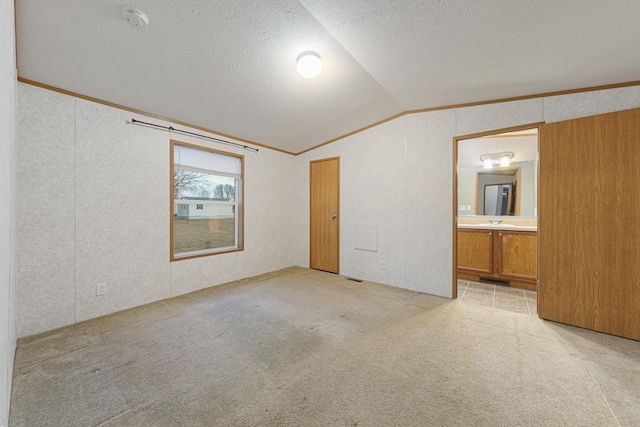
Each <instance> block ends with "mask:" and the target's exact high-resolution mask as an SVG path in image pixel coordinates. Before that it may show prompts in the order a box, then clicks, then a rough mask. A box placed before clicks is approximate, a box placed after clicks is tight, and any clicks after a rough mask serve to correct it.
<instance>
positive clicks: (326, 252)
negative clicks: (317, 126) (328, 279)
mask: <svg viewBox="0 0 640 427" xmlns="http://www.w3.org/2000/svg"><path fill="white" fill-rule="evenodd" d="M310 168H311V171H310V181H311V183H310V186H311V191H310V193H311V201H310V205H311V213H310V215H311V216H310V230H311V248H310V262H309V265H310V266H311V268H315V269H317V270H323V271H329V272H331V273H338V272H339V267H340V158H338V157H334V158H331V159H324V160H317V161H313V162H311V165H310Z"/></svg>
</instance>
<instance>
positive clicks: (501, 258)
mask: <svg viewBox="0 0 640 427" xmlns="http://www.w3.org/2000/svg"><path fill="white" fill-rule="evenodd" d="M498 274H499V275H500V276H504V277H510V278H514V279H525V280H531V281H535V280H536V279H537V278H538V237H537V236H536V233H535V232H531V231H499V232H498Z"/></svg>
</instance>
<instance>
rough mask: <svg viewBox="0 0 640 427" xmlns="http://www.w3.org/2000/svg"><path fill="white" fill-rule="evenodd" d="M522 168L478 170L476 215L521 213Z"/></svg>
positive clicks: (516, 214) (513, 214)
mask: <svg viewBox="0 0 640 427" xmlns="http://www.w3.org/2000/svg"><path fill="white" fill-rule="evenodd" d="M520 170H521V169H520V168H500V169H497V170H491V171H478V172H476V202H475V206H476V210H475V214H476V215H491V216H500V215H509V216H519V215H520V182H521V180H520Z"/></svg>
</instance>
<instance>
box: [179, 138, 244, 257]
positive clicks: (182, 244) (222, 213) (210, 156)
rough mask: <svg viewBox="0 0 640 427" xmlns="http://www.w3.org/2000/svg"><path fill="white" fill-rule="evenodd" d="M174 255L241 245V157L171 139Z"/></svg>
mask: <svg viewBox="0 0 640 427" xmlns="http://www.w3.org/2000/svg"><path fill="white" fill-rule="evenodd" d="M171 152H172V161H171V162H172V165H171V167H172V172H173V188H172V197H171V212H172V215H171V259H172V260H178V259H184V258H193V257H197V256H204V255H211V254H215V253H222V252H229V251H236V250H240V249H242V242H243V239H242V236H243V235H242V188H243V187H242V173H243V160H244V158H243V156H241V155H237V154H232V153H226V152H222V151H217V150H213V149H210V148H205V147H198V146H195V145H191V144H186V143H181V142H177V141H171Z"/></svg>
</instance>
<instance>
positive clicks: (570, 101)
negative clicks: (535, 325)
mask: <svg viewBox="0 0 640 427" xmlns="http://www.w3.org/2000/svg"><path fill="white" fill-rule="evenodd" d="M636 107H640V87H639V86H633V87H627V88H620V89H610V90H601V91H594V92H587V93H578V94H572V95H563V96H555V97H547V98H535V99H528V100H522V101H513V102H503V103H496V104H487V105H480V106H474V107H466V108H458V109H452V110H444V111H434V112H427V113H419V114H412V115H407V116H403V117H400V118H398V119H395V120H392V121H390V122H387V123H384V124H382V125H379V126H376V127H373V128H371V129H368V130H366V131H364V132H360V133H357V134H355V135H352V136H350V137H347V138H345V139H342V140H339V141H337V142H335V143H333V144H329V145H326V146H323V147H320V148H318V149H315V150H312V151H310V152H308V153H305V154H303V155H301V156H299V157H298V160H299V162H300V163H301V164H299V165H298V169H297V171H298V174H299V175H300V177H299V179H298V181H299V182H300V183H301V185H300V186H299V187H298V190H297V191H298V192H300V193H302V194H303V196H301V197H300V200H301V202H302V203H304V206H303V209H302V211H303V213H304V215H306V216H307V217H308V211H309V185H308V176H309V161H311V160H317V159H322V158H327V157H334V156H339V157H340V168H341V171H340V173H341V185H340V203H341V207H340V209H341V222H340V273H341V274H343V275H345V276H351V277H356V278H360V279H365V280H371V281H376V282H380V283H385V284H389V285H392V286H397V287H401V288H406V289H411V290H416V291H420V292H426V293H430V294H435V295H440V296H445V297H450V296H451V294H452V270H453V268H452V267H453V266H452V234H453V138H454V137H455V136H461V135H469V134H473V133H478V132H485V131H491V130H497V129H502V128H507V127H512V126H520V125H525V124H531V123H536V122H541V121H546V122H548V123H551V122H555V121H560V120H568V119H573V118H578V117H585V116H589V115H594V114H602V113H607V112H613V111H620V110H624V109H629V108H636ZM360 223H364V224H376V225H378V252H367V251H361V250H356V249H354V228H355V225H356V224H360ZM304 227H305V229H304V231H303V233H304V237H305V239H306V241H305V243H304V248H305V250H306V253H305V256H307V257H308V247H309V238H308V236H309V228H308V220H305V221H304ZM383 262H384V264H385V269H383V268H382V267H383Z"/></svg>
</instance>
